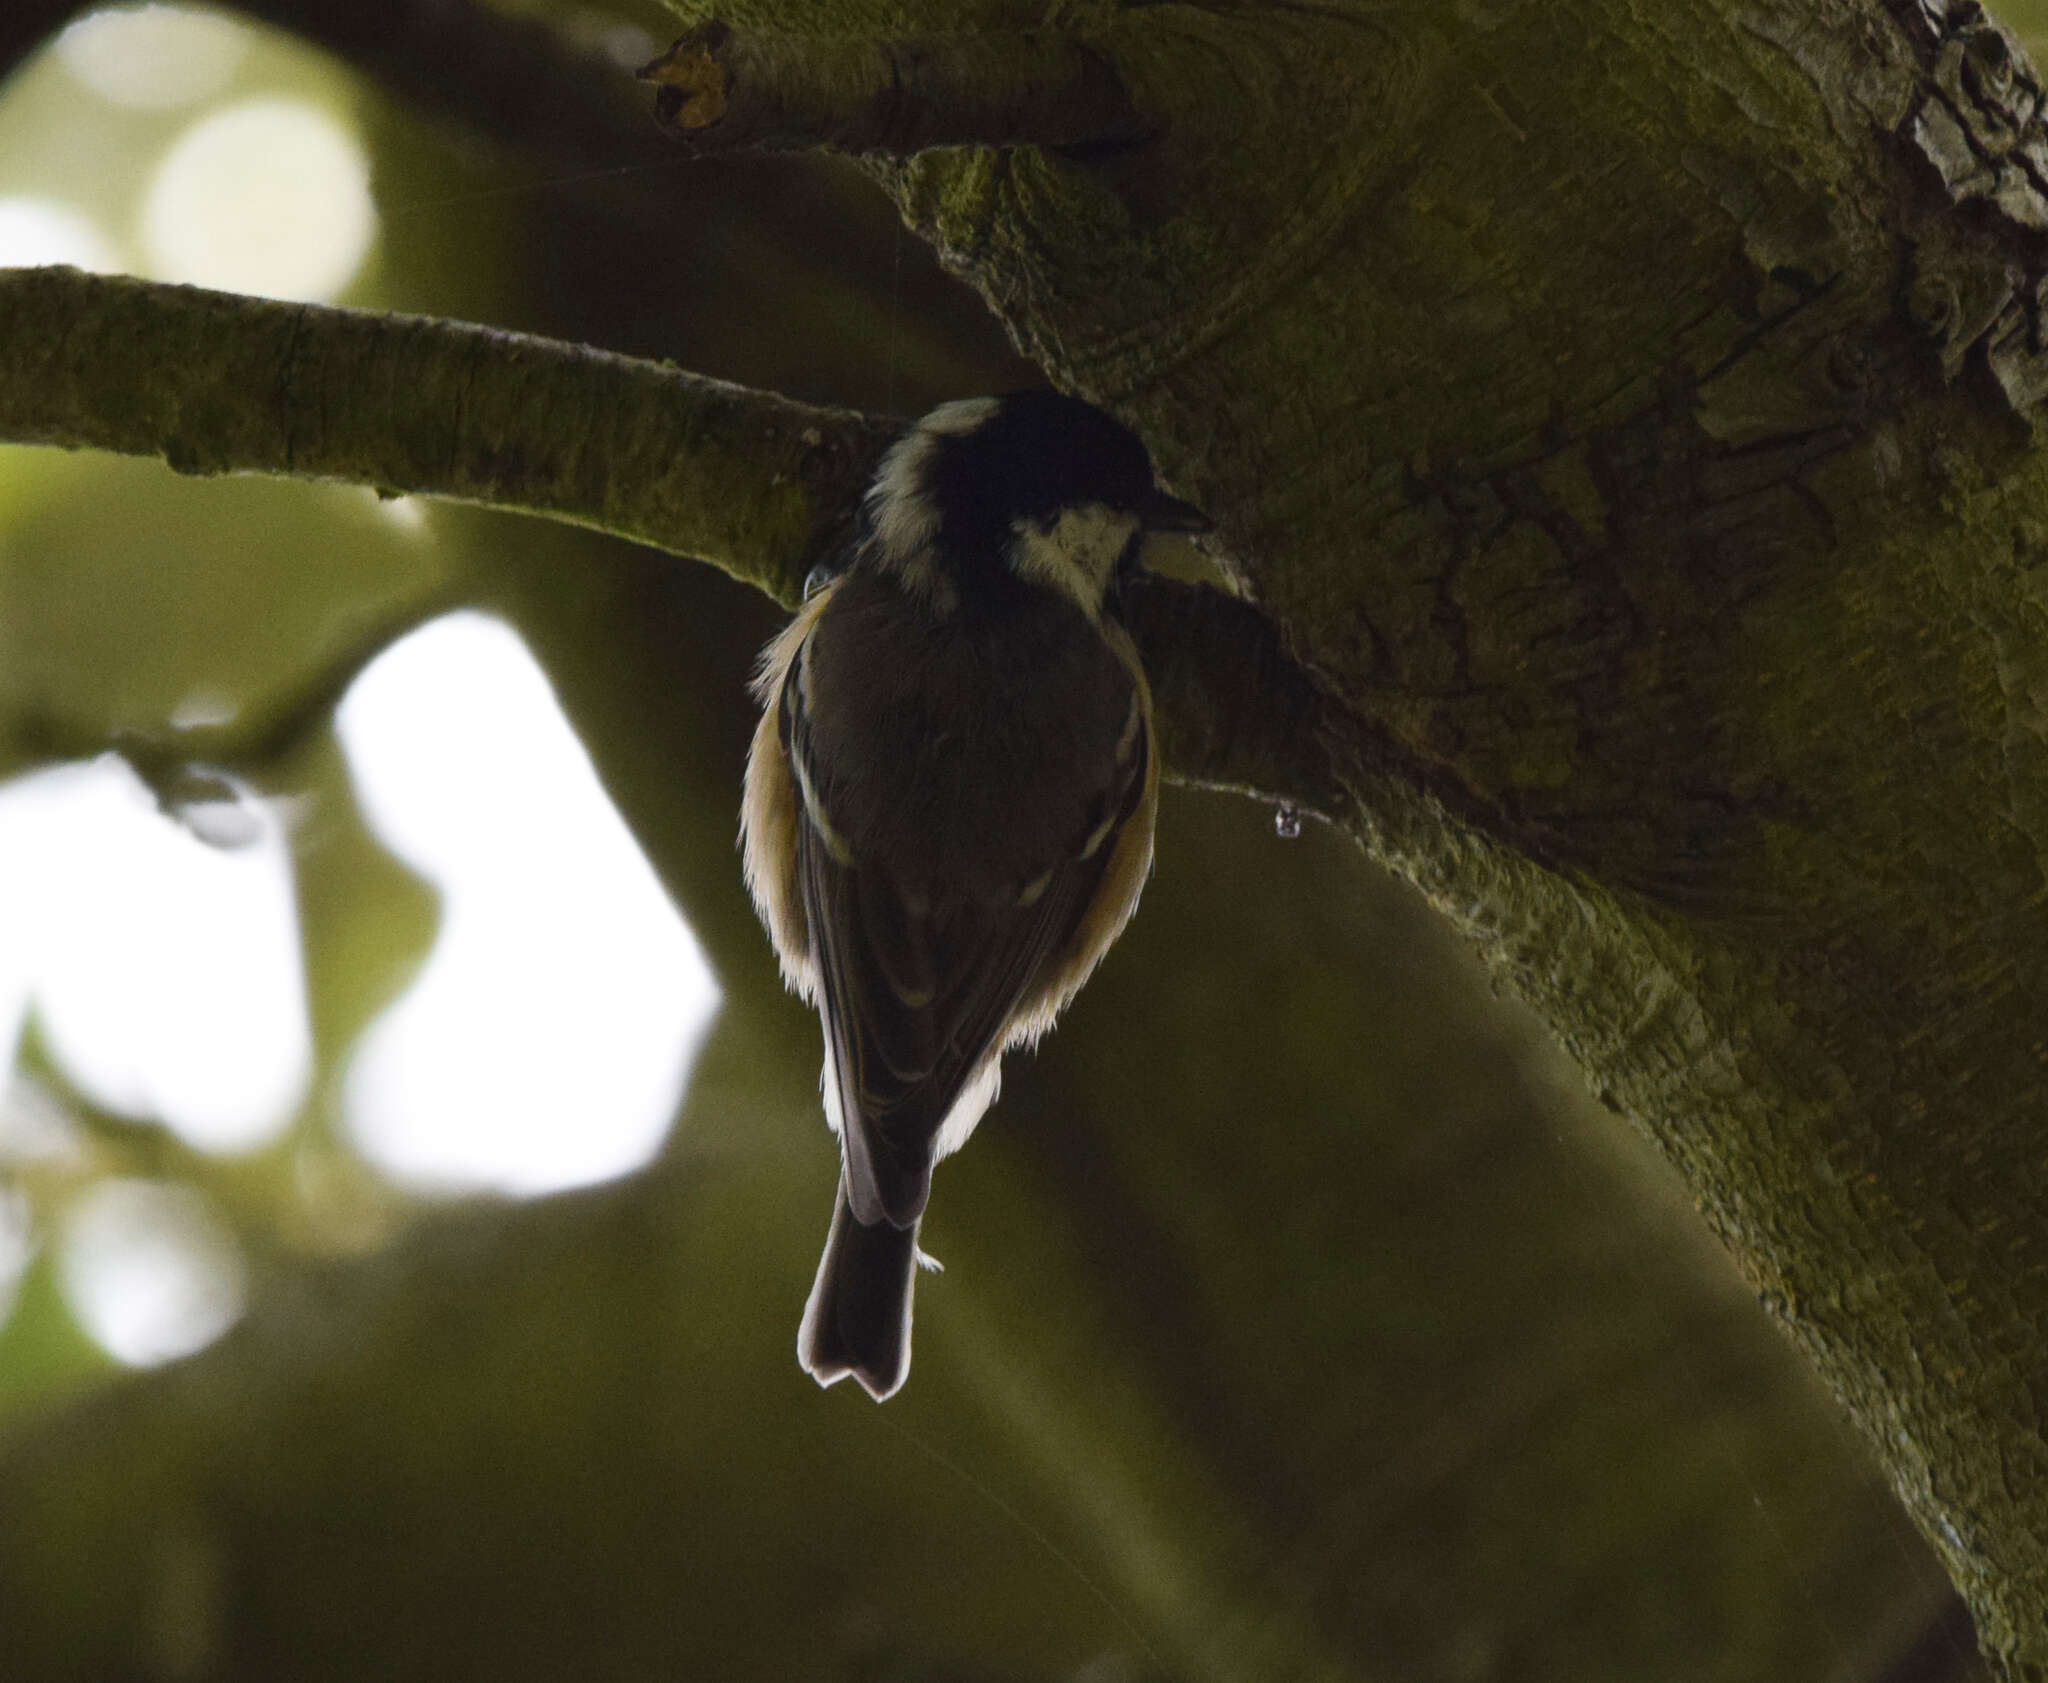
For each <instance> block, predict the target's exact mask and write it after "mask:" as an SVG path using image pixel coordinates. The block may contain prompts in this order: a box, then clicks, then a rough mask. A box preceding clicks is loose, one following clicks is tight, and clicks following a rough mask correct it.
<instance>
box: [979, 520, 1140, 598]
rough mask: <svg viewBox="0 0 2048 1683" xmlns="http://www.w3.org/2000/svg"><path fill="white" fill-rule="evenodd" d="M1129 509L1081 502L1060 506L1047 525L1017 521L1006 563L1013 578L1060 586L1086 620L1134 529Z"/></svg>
mask: <svg viewBox="0 0 2048 1683" xmlns="http://www.w3.org/2000/svg"><path fill="white" fill-rule="evenodd" d="M1138 524H1139V522H1138V517H1137V515H1135V514H1133V513H1132V512H1131V511H1130V510H1129V509H1121V508H1110V507H1109V506H1108V505H1107V504H1104V503H1082V504H1080V505H1079V506H1078V507H1074V508H1064V509H1061V510H1060V515H1059V518H1058V519H1057V520H1055V521H1053V522H1052V524H1051V525H1049V526H1041V525H1037V524H1035V523H1034V522H1032V521H1029V520H1019V521H1017V522H1016V523H1015V524H1014V525H1013V526H1011V528H1010V530H1011V532H1012V533H1014V534H1015V536H1014V538H1013V540H1012V542H1011V544H1010V566H1011V568H1012V569H1013V570H1014V571H1015V572H1016V573H1017V575H1018V577H1020V578H1025V579H1029V580H1031V581H1032V582H1033V583H1035V584H1042V585H1045V586H1046V587H1048V588H1049V589H1052V590H1059V591H1064V592H1065V593H1066V594H1067V595H1068V596H1069V597H1071V598H1072V599H1073V602H1074V605H1075V606H1076V607H1078V608H1079V609H1080V610H1081V611H1082V612H1083V613H1084V614H1086V615H1087V616H1088V617H1089V618H1090V619H1093V618H1094V617H1095V616H1096V615H1097V614H1099V613H1100V612H1101V611H1102V595H1103V592H1104V591H1106V590H1107V589H1108V588H1109V580H1110V575H1111V574H1112V573H1114V572H1115V571H1116V564H1117V560H1118V558H1119V557H1120V556H1121V555H1122V554H1123V552H1124V549H1125V548H1126V546H1127V545H1128V544H1129V543H1130V541H1131V539H1132V538H1133V537H1135V536H1136V535H1137V532H1138Z"/></svg>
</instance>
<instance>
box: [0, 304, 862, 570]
mask: <svg viewBox="0 0 2048 1683" xmlns="http://www.w3.org/2000/svg"><path fill="white" fill-rule="evenodd" d="M889 432H890V428H889V427H888V425H887V424H886V423H884V422H882V421H878V420H874V419H871V418H869V417H865V416H862V415H858V414H856V413H854V412H853V411H850V410H843V409H830V408H822V407H818V406H814V405H809V404H802V403H793V402H791V401H789V400H787V399H785V398H780V397H776V396H774V395H772V394H768V393H763V392H756V391H750V390H747V389H746V388H744V387H740V386H734V385H728V384H726V383H725V382H724V381H720V380H711V379H706V378H704V377H703V376H701V375H695V374H686V373H683V372H682V371H680V370H678V369H674V368H668V367H664V366H661V365H659V364H656V363H651V362H643V361H639V360H637V359H635V358H631V357H623V356H616V355H613V354H610V353H608V352H603V351H596V350H592V349H590V348H588V347H587V346H580V345H569V344H564V343H561V342H559V341H555V340H548V339H538V338H532V337H529V336H527V335H525V334H519V333H507V332H502V331H499V330H497V329H493V328H487V327H476V326H471V325H467V324H462V323H451V322H439V321H431V320H427V319H424V318H421V317H417V316H397V315H390V316H387V315H373V314H367V313H364V312H360V311H355V310H339V309H325V308H321V307H318V306H315V305H310V304H284V303H275V302H272V301H269V300H266V299H254V298H242V297H236V296H234V295H231V294H228V293H221V292H209V291H205V290H202V289H199V288H196V287H179V286H162V285H157V284H154V283H151V282H147V281H138V280H130V279H126V278H119V277H108V276H97V275H83V274H80V273H78V272H76V271H74V270H69V269H23V270H17V271H14V272H12V273H6V274H0V434H4V436H6V437H7V438H9V439H12V440H14V441H16V442H20V443H28V444H55V445H60V446H63V447H65V448H70V449H76V448H79V447H89V448H93V449H101V450H114V451H119V452H121V453H123V454H126V455H143V456H161V457H162V458H163V459H164V460H165V461H166V462H168V463H169V464H170V466H171V467H172V469H173V470H175V471H176V472H179V473H190V474H219V473H250V472H254V473H273V474H283V475H287V476H289V477H292V478H297V479H326V480H338V481H342V482H344V483H350V484H358V485H370V486H375V487H377V488H378V489H380V490H385V491H392V492H421V493H425V494H428V495H432V496H440V497H452V498H456V499H459V500H461V501H465V502H475V503H483V504H487V505H490V506H492V507H497V508H510V509H519V510H523V511H525V512H528V513H534V514H544V515H547V516H549V517H551V518H553V519H557V520H565V521H568V522H570V523H572V524H576V525H583V526H592V527H596V528H598V529H599V530H602V531H607V532H611V533H614V534H617V535H619V536H623V537H628V538H633V539H636V540H637V541H639V542H642V543H649V544H653V545H655V546H656V547H658V548H661V549H666V550H669V551H671V552H673V553H677V554H687V555H692V556H696V557H700V558H702V559H704V560H707V561H711V562H713V563H714V564H716V565H718V566H721V567H723V568H725V569H726V570H727V571H728V572H730V573H732V574H733V575H734V576H735V577H738V578H742V579H745V580H746V581H747V582H748V583H750V584H754V585H757V586H758V587H760V588H761V589H763V590H766V591H767V592H768V593H769V594H770V595H773V596H776V597H777V598H779V599H780V600H782V601H785V602H788V601H792V600H794V599H795V598H796V596H797V595H798V594H799V593H800V591H801V586H802V580H803V576H804V573H805V570H806V569H807V568H808V566H809V565H810V558H811V557H812V556H813V555H814V554H815V553H816V552H817V551H818V550H819V548H820V547H821V545H823V544H824V543H825V542H827V541H828V540H829V539H830V537H831V536H832V534H833V533H834V532H835V531H836V530H837V529H838V527H839V526H840V525H841V524H842V523H843V521H844V520H845V519H846V517H847V515H848V512H849V510H850V509H851V506H852V503H853V500H854V495H855V492H856V489H857V488H858V486H859V485H861V484H862V483H863V482H864V480H865V478H866V475H867V473H868V471H869V469H870V468H871V466H872V464H873V461H874V459H875V456H876V455H877V454H878V453H879V451H880V450H881V448H882V445H883V444H884V442H885V441H886V440H887V438H888V436H889Z"/></svg>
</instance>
